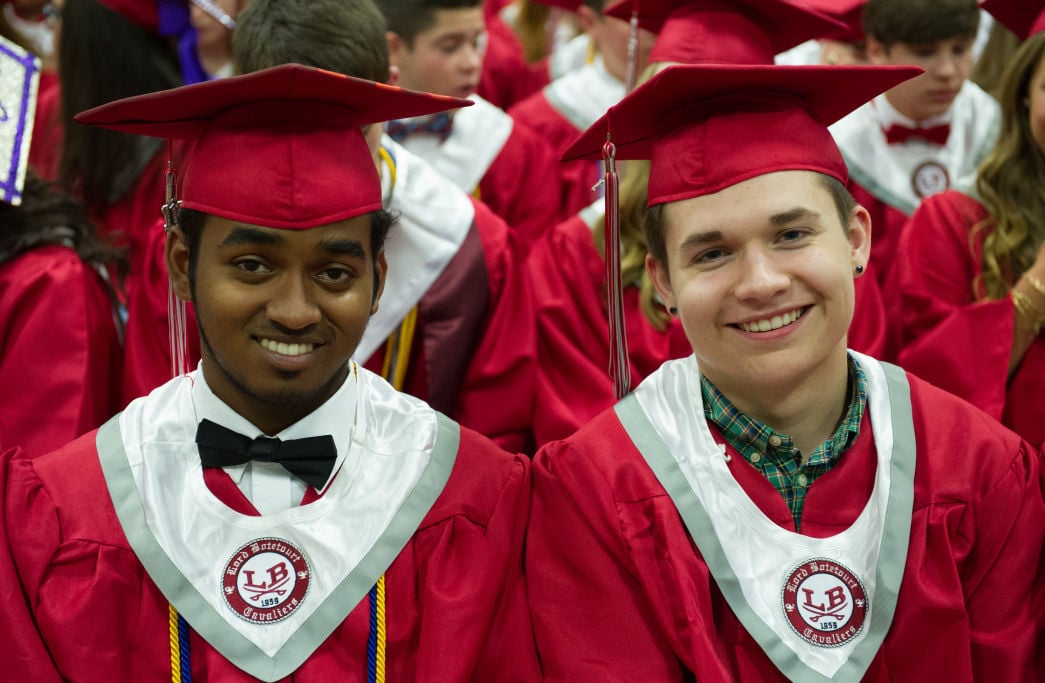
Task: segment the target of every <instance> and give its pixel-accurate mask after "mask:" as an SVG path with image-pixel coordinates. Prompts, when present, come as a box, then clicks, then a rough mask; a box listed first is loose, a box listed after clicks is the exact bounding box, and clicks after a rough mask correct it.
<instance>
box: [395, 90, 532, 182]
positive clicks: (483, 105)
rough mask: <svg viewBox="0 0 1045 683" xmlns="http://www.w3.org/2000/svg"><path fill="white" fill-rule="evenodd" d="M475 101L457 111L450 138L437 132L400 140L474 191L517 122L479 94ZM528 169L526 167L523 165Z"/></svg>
mask: <svg viewBox="0 0 1045 683" xmlns="http://www.w3.org/2000/svg"><path fill="white" fill-rule="evenodd" d="M468 99H470V100H472V101H473V102H475V104H473V105H472V106H470V107H461V108H460V109H458V110H457V111H456V112H454V125H453V129H452V130H451V132H450V136H449V137H447V138H446V140H442V141H441V140H439V138H438V137H437V136H435V135H411V136H408V137H407V138H406V139H405V140H404V141H403V142H401V143H400V144H401V145H402V146H403V147H405V148H406V149H407V150H409V151H410V152H412V153H414V154H416V155H417V156H419V157H421V158H422V159H424V160H425V161H427V162H428V163H429V164H431V165H432V168H434V169H435V170H436V171H438V172H439V173H441V174H442V175H444V176H446V177H447V178H449V179H450V181H451V182H453V184H454V185H456V186H457V187H459V188H461V189H462V190H464V191H465V192H467V193H468V194H474V193H475V189H476V188H477V187H478V186H479V181H481V180H482V179H483V177H484V176H485V175H486V172H487V171H488V170H489V169H490V164H492V163H493V162H494V159H496V158H497V155H498V154H500V153H501V150H502V149H504V145H505V144H506V143H507V142H508V138H509V136H511V134H512V128H513V127H514V125H515V122H514V120H513V119H512V117H511V116H508V114H506V113H505V112H504V110H503V109H501V108H499V107H496V106H494V105H492V104H490V103H489V102H487V101H486V100H484V99H483V98H481V97H479V96H478V95H472V96H471V97H469V98H468ZM519 172H520V173H525V172H526V169H519Z"/></svg>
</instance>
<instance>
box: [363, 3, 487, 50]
mask: <svg viewBox="0 0 1045 683" xmlns="http://www.w3.org/2000/svg"><path fill="white" fill-rule="evenodd" d="M480 6H482V0H377V7H378V9H380V10H381V13H382V14H384V15H385V19H387V20H388V30H389V31H392V32H394V33H396V34H397V35H398V36H399V37H400V38H401V39H402V40H403V42H404V43H406V45H407V47H410V48H411V49H412V48H413V46H414V39H415V38H417V34H419V33H421V32H422V31H426V30H428V29H429V28H431V27H432V26H433V25H434V24H435V12H436V10H441V9H471V8H473V7H480Z"/></svg>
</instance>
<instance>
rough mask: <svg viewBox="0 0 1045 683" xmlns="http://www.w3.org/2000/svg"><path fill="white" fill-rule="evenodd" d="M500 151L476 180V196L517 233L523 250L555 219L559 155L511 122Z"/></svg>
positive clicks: (555, 220) (543, 232)
mask: <svg viewBox="0 0 1045 683" xmlns="http://www.w3.org/2000/svg"><path fill="white" fill-rule="evenodd" d="M514 123H515V125H513V126H512V132H511V134H510V135H509V136H508V140H507V141H506V142H505V143H504V147H502V148H501V151H500V153H499V154H498V155H497V156H496V157H495V158H494V160H493V162H491V164H490V167H489V168H488V169H486V173H485V174H484V175H483V177H482V180H480V181H479V194H478V196H479V198H480V199H482V201H483V203H484V204H486V205H487V206H488V207H490V209H491V210H493V212H494V213H495V214H497V215H498V216H500V217H501V218H503V219H504V221H505V223H507V224H508V225H509V226H510V227H511V228H513V229H514V230H515V231H516V233H518V235H519V239H518V240H517V242H518V247H519V249H520V252H519V253H520V254H524V253H526V250H528V249H529V248H530V247H531V246H532V245H533V244H535V243H536V242H537V241H538V240H540V239H541V238H542V237H543V236H544V235H545V233H547V232H548V230H550V229H551V228H552V226H554V225H555V223H557V222H558V219H559V196H560V194H561V192H562V191H561V188H560V187H559V184H558V171H559V159H558V156H557V155H556V154H555V153H553V152H552V148H551V147H550V146H549V145H548V143H546V142H545V141H544V140H542V139H541V138H540V136H539V135H538V134H537V133H536V132H534V131H533V130H530V129H529V128H527V127H526V126H525V125H523V124H521V123H519V122H518V121H515V122H514Z"/></svg>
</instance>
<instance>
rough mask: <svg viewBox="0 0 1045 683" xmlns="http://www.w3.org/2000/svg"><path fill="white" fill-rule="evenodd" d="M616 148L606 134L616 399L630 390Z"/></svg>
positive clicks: (604, 157) (612, 366)
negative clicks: (621, 268)
mask: <svg viewBox="0 0 1045 683" xmlns="http://www.w3.org/2000/svg"><path fill="white" fill-rule="evenodd" d="M615 155H616V147H615V146H614V145H613V143H612V142H610V140H609V135H607V136H606V144H605V145H603V146H602V160H603V164H604V165H605V176H604V177H603V181H604V182H605V183H606V188H605V189H606V194H605V196H604V200H605V202H606V236H605V247H604V252H605V253H604V255H603V257H604V258H605V260H606V299H607V313H608V316H609V323H610V366H609V373H610V378H611V379H612V380H613V390H614V392H615V394H616V396H617V398H618V399H619V398H623V397H624V396H625V395H626V394H627V393H628V391H630V390H631V362H630V360H629V359H628V337H627V333H626V332H625V330H624V286H623V283H622V281H621V271H620V209H619V205H618V204H619V199H618V197H619V185H618V177H617V169H616V166H615V164H614V160H615Z"/></svg>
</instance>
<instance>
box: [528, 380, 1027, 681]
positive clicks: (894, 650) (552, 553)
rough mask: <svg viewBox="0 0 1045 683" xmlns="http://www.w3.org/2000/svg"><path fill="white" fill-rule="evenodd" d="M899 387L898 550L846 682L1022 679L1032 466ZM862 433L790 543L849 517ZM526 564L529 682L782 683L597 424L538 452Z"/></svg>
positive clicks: (733, 463)
mask: <svg viewBox="0 0 1045 683" xmlns="http://www.w3.org/2000/svg"><path fill="white" fill-rule="evenodd" d="M909 379H910V382H911V398H912V403H913V410H914V427H915V432H916V434H917V449H918V450H917V452H918V460H917V465H916V469H915V480H914V508H913V520H912V523H911V535H910V546H909V551H908V555H907V562H906V569H905V571H904V576H903V581H902V584H901V587H900V592H899V599H898V602H897V605H896V613H895V618H894V620H893V622H892V626H891V628H890V630H889V632H888V633H887V634H886V636H885V640H884V643H883V645H882V647H881V648H880V650H879V651H878V653H877V655H876V656H875V657H874V659H873V660H872V662H871V664H870V668H869V669H868V670H867V674H866V676H865V678H864V680H867V681H919V680H923V681H973V680H976V681H988V680H990V681H1031V680H1035V677H1036V675H1037V674H1036V673H1035V672H1036V671H1040V669H1035V664H1034V662H1033V657H1034V656H1035V652H1036V649H1037V651H1038V654H1037V656H1038V657H1039V658H1040V657H1041V655H1040V651H1041V643H1042V619H1043V618H1042V614H1043V612H1042V607H1043V596H1042V589H1043V586H1045V573H1043V571H1042V538H1043V535H1045V503H1043V500H1042V489H1041V474H1042V473H1041V463H1040V461H1041V458H1040V453H1039V452H1038V451H1037V450H1035V449H1033V448H1031V447H1030V446H1029V445H1028V444H1026V443H1025V442H1022V441H1020V440H1019V439H1018V438H1017V437H1016V436H1015V435H1014V434H1012V433H1011V432H1009V431H1008V430H1005V429H1003V428H1002V427H1000V426H998V425H997V423H995V422H994V421H993V420H990V419H989V418H987V417H986V416H985V415H983V414H982V413H980V412H978V411H975V410H971V409H970V408H969V407H968V406H967V405H966V404H965V403H964V402H961V401H959V400H957V399H955V398H954V397H952V396H950V395H949V394H946V393H945V392H942V391H939V390H938V389H935V388H934V387H932V386H931V385H928V384H926V383H925V382H920V381H918V380H917V379H916V378H913V377H910V376H909ZM869 420H870V418H869V417H867V416H865V418H864V423H863V425H862V426H861V428H860V436H859V438H858V439H857V441H856V442H855V443H854V445H853V446H852V448H851V449H850V450H849V451H848V452H847V453H846V455H845V456H844V457H843V458H842V460H841V461H840V462H839V464H838V465H836V466H835V468H834V469H833V470H832V471H831V472H829V473H827V474H825V475H823V476H822V477H821V478H819V479H817V481H816V482H815V483H814V484H813V486H812V487H811V488H810V490H809V493H808V497H807V499H806V502H805V508H804V512H803V517H802V532H803V534H806V535H808V536H814V537H826V536H830V535H833V534H835V533H837V532H838V531H840V530H841V529H843V528H845V527H847V526H849V525H850V524H851V523H852V522H853V521H854V520H855V519H856V518H857V516H858V515H859V514H860V512H861V510H862V508H863V506H864V504H865V503H866V501H867V499H868V497H869V495H870V493H871V489H872V486H873V483H874V476H875V462H876V457H875V449H874V443H873V438H874V437H873V435H872V433H871V425H870V422H869ZM717 440H719V441H720V442H721V438H720V437H717ZM732 456H733V457H732V459H731V460H730V463H729V468H730V471H731V472H732V474H733V475H734V476H735V478H736V480H737V481H738V482H739V484H740V485H741V486H742V487H743V489H744V490H745V492H746V493H747V495H748V496H750V498H751V499H752V501H754V502H755V504H756V505H757V506H758V507H759V508H760V509H761V510H762V512H763V513H764V514H766V515H767V516H768V517H770V518H771V519H773V520H774V521H775V522H776V523H777V524H778V525H779V526H781V527H784V528H787V529H790V530H793V529H794V524H793V522H792V521H791V514H790V512H789V511H788V509H787V506H786V504H785V503H784V501H783V499H782V498H781V496H780V494H779V493H777V491H776V490H775V489H774V488H773V487H772V485H771V484H770V483H769V482H768V481H767V480H766V479H765V478H764V477H763V476H762V475H761V474H759V473H758V472H757V471H756V470H755V469H754V468H753V467H752V466H750V465H749V464H748V463H747V461H746V460H744V459H743V457H741V456H739V455H737V454H736V453H735V452H733V453H732ZM526 566H527V582H528V587H529V588H528V592H529V598H530V607H531V611H532V614H533V617H534V628H535V632H536V635H537V644H538V650H539V652H540V656H541V662H542V666H543V668H544V674H545V680H548V681H593V680H627V681H636V680H648V681H681V680H692V679H693V677H695V678H696V680H698V681H758V682H759V683H761V682H763V681H783V680H786V679H785V678H784V677H783V676H782V674H781V673H780V672H779V671H778V670H777V669H776V668H775V667H774V665H773V664H772V663H771V661H770V660H769V658H768V657H767V656H766V655H765V653H764V652H763V651H762V650H761V649H760V648H759V646H758V645H757V644H756V642H755V641H754V640H753V638H752V636H751V635H750V634H749V633H748V632H747V631H746V630H745V629H744V628H743V626H741V624H740V622H739V621H738V620H737V618H736V616H735V615H734V613H733V612H732V611H731V609H730V607H729V605H728V604H727V602H726V601H725V599H724V598H723V596H722V593H721V591H720V590H719V588H718V586H717V584H716V583H715V580H714V579H713V577H712V576H711V574H710V571H709V569H708V566H707V564H706V563H705V561H704V559H703V557H702V556H701V553H700V551H699V550H698V549H697V547H696V546H695V544H694V543H693V540H692V539H691V538H690V536H689V534H688V532H687V529H686V526H685V525H684V523H683V521H682V519H681V517H680V516H679V512H678V510H677V509H676V507H675V505H674V503H673V502H672V499H671V498H670V497H669V496H668V494H667V493H666V491H665V490H664V488H663V487H662V486H661V484H660V482H659V481H658V480H657V479H656V477H655V476H654V475H653V472H652V470H651V469H650V467H649V465H648V464H647V463H646V461H645V460H644V459H643V457H642V455H641V454H640V453H639V452H638V451H637V450H636V449H635V448H634V446H633V445H632V442H631V440H630V438H629V436H628V434H627V432H625V431H624V429H623V427H622V426H621V423H620V421H619V420H618V418H617V417H616V414H615V413H614V412H613V411H606V412H604V413H602V414H601V415H600V416H599V417H598V418H596V419H595V420H593V421H592V422H591V423H589V424H588V425H587V426H585V427H584V428H582V429H581V430H580V431H579V432H577V433H576V434H575V435H574V436H572V437H570V438H569V439H566V440H565V441H561V442H556V443H553V444H549V445H547V446H545V447H544V448H543V449H542V450H541V452H539V453H538V455H537V457H536V459H535V461H534V502H533V509H532V512H531V523H530V530H529V536H528V540H527V561H526ZM1041 663H1042V662H1038V663H1037V664H1038V665H1040V664H1041Z"/></svg>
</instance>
